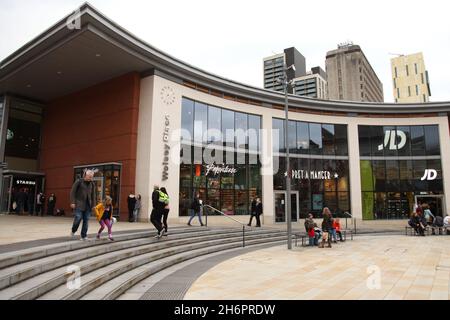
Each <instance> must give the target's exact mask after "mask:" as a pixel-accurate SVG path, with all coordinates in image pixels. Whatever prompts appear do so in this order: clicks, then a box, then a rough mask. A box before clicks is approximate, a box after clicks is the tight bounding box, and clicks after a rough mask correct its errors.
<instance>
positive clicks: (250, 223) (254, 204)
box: [248, 197, 256, 227]
mask: <svg viewBox="0 0 450 320" xmlns="http://www.w3.org/2000/svg"><path fill="white" fill-rule="evenodd" d="M250 210H251V211H250V222H249V223H248V226H249V227H251V226H252V221H253V218H254V217H256V197H255V198H253V201H252V204H251V209H250Z"/></svg>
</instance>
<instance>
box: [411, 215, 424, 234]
mask: <svg viewBox="0 0 450 320" xmlns="http://www.w3.org/2000/svg"><path fill="white" fill-rule="evenodd" d="M411 226H412V227H413V228H414V230H415V231H416V232H417V233H418V234H419V235H420V236H422V237H424V236H425V228H426V226H427V220H426V219H425V217H424V216H423V213H422V212H420V211H418V212H415V213H414V214H413V216H412V218H411Z"/></svg>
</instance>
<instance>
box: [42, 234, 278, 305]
mask: <svg viewBox="0 0 450 320" xmlns="http://www.w3.org/2000/svg"><path fill="white" fill-rule="evenodd" d="M271 237H273V236H272V235H270V234H269V235H254V236H249V237H248V241H265V239H267V238H271ZM241 241H242V239H241V238H240V237H233V238H223V237H221V238H219V239H215V240H206V239H202V241H201V242H200V243H199V242H198V241H195V242H193V243H190V244H182V245H178V246H170V247H167V248H164V249H160V250H157V251H153V252H150V253H147V254H141V255H139V256H134V257H131V258H129V259H124V260H121V261H118V262H115V263H111V264H109V265H107V266H104V267H101V268H99V269H97V270H95V271H93V272H90V273H88V274H86V273H82V275H83V276H82V286H81V288H80V289H78V290H70V289H68V288H67V286H66V284H63V285H61V286H59V287H58V288H56V289H55V290H52V291H50V292H49V293H47V294H45V295H43V296H42V297H41V298H40V299H44V300H47V299H50V300H55V299H63V300H75V299H80V298H81V297H82V296H84V295H85V294H87V293H89V292H90V291H92V290H94V289H95V288H97V287H98V286H100V285H102V284H104V283H106V282H108V281H110V280H112V279H114V278H115V277H117V276H120V275H122V274H123V273H126V272H128V271H130V270H133V269H135V268H138V267H140V266H142V265H145V264H148V263H151V262H155V261H157V260H160V259H165V258H168V257H171V256H176V255H179V254H181V253H187V254H188V256H192V257H195V255H194V252H197V251H196V250H202V249H203V250H206V251H205V252H209V251H208V250H211V248H214V247H217V249H214V250H221V248H223V246H227V245H230V246H231V247H233V248H234V247H239V246H241V245H242V243H241ZM212 252H215V251H212ZM191 253H192V255H189V254H191ZM180 257H181V258H182V256H180ZM180 257H178V256H176V257H175V258H173V259H166V260H167V263H165V264H162V265H160V264H158V266H160V267H161V268H164V267H166V266H167V264H170V265H171V264H175V263H179V262H182V261H184V260H183V259H181V258H180ZM166 260H164V261H166Z"/></svg>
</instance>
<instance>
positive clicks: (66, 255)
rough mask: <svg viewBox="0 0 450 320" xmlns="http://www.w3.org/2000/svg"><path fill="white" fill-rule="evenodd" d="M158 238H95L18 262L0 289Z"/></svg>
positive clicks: (181, 234)
mask: <svg viewBox="0 0 450 320" xmlns="http://www.w3.org/2000/svg"><path fill="white" fill-rule="evenodd" d="M229 232H230V230H229V229H217V230H211V231H205V230H198V231H195V232H185V231H184V230H179V231H176V230H174V231H172V233H171V236H170V239H171V240H175V239H185V238H191V237H193V235H195V236H201V235H208V234H226V233H229ZM157 241H158V240H156V239H154V238H153V237H152V238H148V237H146V238H138V239H136V240H122V241H118V242H116V241H114V242H110V241H109V240H95V242H99V244H98V245H92V246H89V247H87V248H83V249H78V250H72V251H69V252H63V253H60V254H55V255H51V256H48V257H45V258H40V259H35V260H31V261H28V262H25V263H21V264H16V265H13V266H11V267H7V268H3V269H1V270H0V290H1V289H4V288H7V287H9V286H11V285H14V284H16V283H19V282H21V281H24V280H27V279H29V278H31V277H34V276H36V275H38V274H41V273H43V272H47V271H51V270H54V269H56V268H58V267H61V266H64V265H70V264H73V263H75V262H78V261H81V260H84V259H87V258H91V257H95V256H98V255H101V254H105V253H108V252H112V251H116V250H122V249H126V248H132V247H139V246H142V245H146V244H150V243H155V242H157Z"/></svg>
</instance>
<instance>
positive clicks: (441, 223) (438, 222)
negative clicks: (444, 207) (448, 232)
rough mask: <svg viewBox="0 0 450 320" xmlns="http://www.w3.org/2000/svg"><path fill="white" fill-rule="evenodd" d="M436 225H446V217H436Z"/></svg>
mask: <svg viewBox="0 0 450 320" xmlns="http://www.w3.org/2000/svg"><path fill="white" fill-rule="evenodd" d="M434 225H435V226H436V227H443V226H444V219H442V217H441V216H437V217H436V218H435V219H434Z"/></svg>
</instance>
